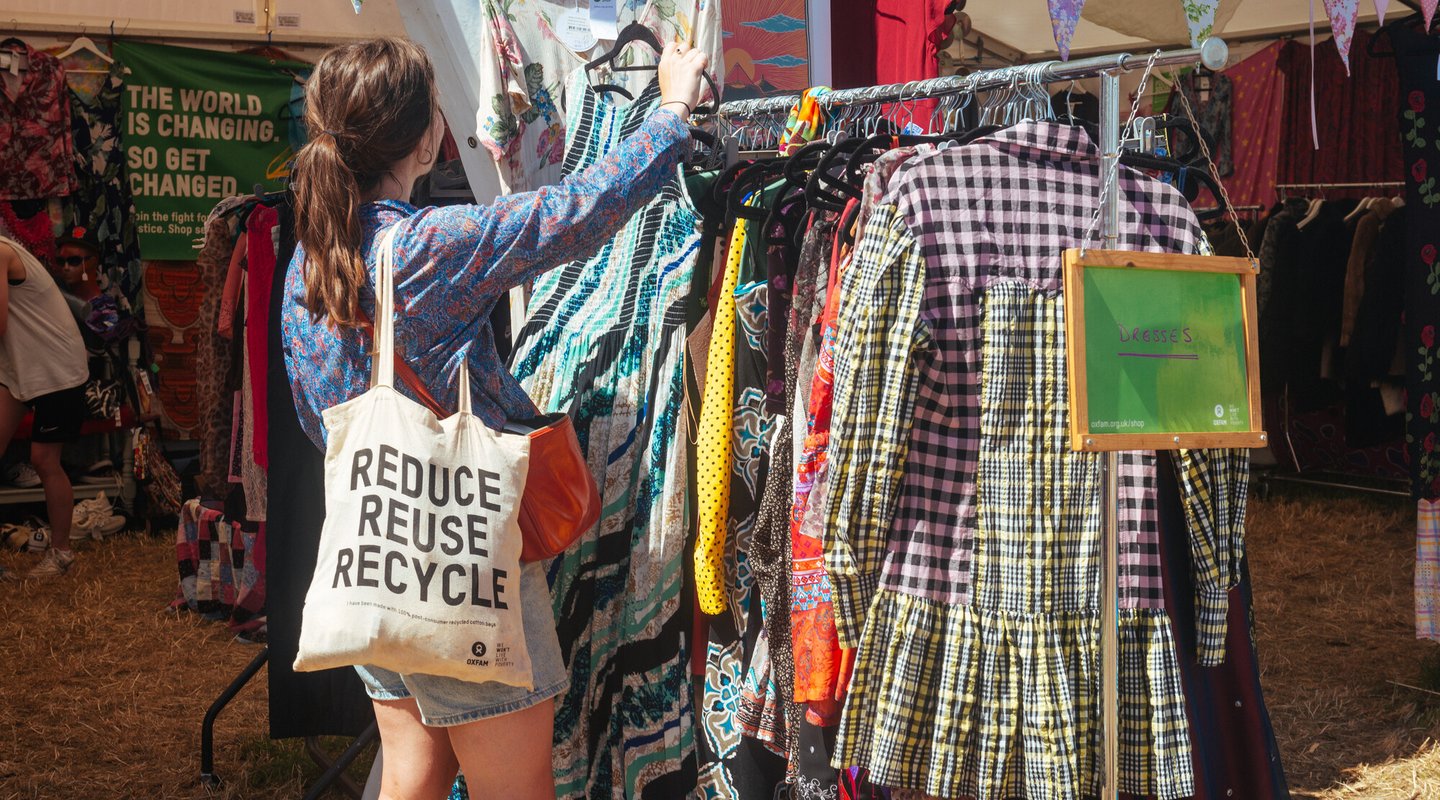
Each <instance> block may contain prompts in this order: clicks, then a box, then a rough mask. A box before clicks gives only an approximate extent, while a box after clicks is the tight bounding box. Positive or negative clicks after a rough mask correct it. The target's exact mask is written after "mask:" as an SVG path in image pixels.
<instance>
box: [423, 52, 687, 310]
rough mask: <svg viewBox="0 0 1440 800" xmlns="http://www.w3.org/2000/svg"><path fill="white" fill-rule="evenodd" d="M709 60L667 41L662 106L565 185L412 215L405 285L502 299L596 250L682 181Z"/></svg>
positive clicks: (660, 68) (661, 75)
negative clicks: (682, 165)
mask: <svg viewBox="0 0 1440 800" xmlns="http://www.w3.org/2000/svg"><path fill="white" fill-rule="evenodd" d="M705 64H706V58H705V56H704V54H703V53H700V52H699V51H696V50H689V51H687V52H680V50H679V49H677V46H676V45H673V44H672V45H670V46H668V47H667V48H666V50H665V54H664V55H663V56H662V58H661V61H660V67H659V70H660V72H659V79H660V96H661V103H660V108H659V109H658V110H656V111H655V112H654V113H652V114H651V115H650V117H649V118H648V119H646V120H645V122H644V123H642V124H641V126H640V127H639V129H637V130H636V131H635V132H634V133H632V134H631V135H630V136H628V137H627V138H626V139H625V140H624V141H623V142H621V144H620V146H619V147H618V148H616V149H615V151H614V152H611V153H610V154H609V155H607V156H606V157H605V158H604V159H602V160H601V161H599V162H598V163H596V164H594V165H592V166H591V167H590V168H588V169H586V170H584V171H583V172H578V173H575V174H573V175H570V176H569V177H567V178H566V179H565V180H564V181H562V182H561V183H560V184H559V185H556V186H547V187H544V188H542V189H539V190H538V191H534V192H528V193H524V194H516V195H510V196H506V197H501V198H499V199H497V200H496V201H495V202H494V203H492V204H490V205H485V206H478V205H477V206H449V207H442V208H433V209H427V210H426V211H425V212H423V213H421V214H419V215H417V216H416V217H414V218H412V220H411V223H410V224H411V225H412V228H411V230H409V231H402V234H403V235H402V237H401V238H400V239H399V240H398V242H397V246H398V247H399V248H400V251H401V253H402V254H403V256H404V258H402V259H399V260H398V261H399V263H407V262H408V263H409V264H411V265H414V270H413V271H412V272H411V273H410V274H408V275H405V274H402V275H401V276H400V285H399V287H398V288H399V290H400V292H401V293H402V294H403V293H404V292H405V291H406V288H407V287H406V285H405V284H406V282H407V281H411V280H418V281H421V282H422V283H421V284H420V285H431V284H433V283H434V282H436V281H437V280H438V281H440V282H441V283H442V284H446V285H449V286H450V287H451V288H452V289H453V290H455V291H458V292H460V293H461V294H464V295H469V296H471V297H476V296H491V297H493V296H498V295H499V294H500V293H502V292H504V291H506V290H508V289H509V288H510V287H512V286H515V285H517V284H519V283H522V282H524V281H526V280H528V279H530V278H533V277H535V276H536V275H538V274H540V273H542V272H545V271H547V270H550V269H553V268H555V267H557V266H559V265H561V264H565V263H567V262H570V261H574V260H576V259H580V258H585V257H587V256H589V255H590V254H591V253H593V252H594V251H595V250H596V249H597V248H599V247H600V245H602V244H603V243H604V242H605V240H607V239H609V238H610V237H611V236H614V235H615V233H616V232H617V231H619V230H620V228H621V226H623V225H624V224H625V222H626V221H627V220H629V219H630V218H631V217H632V216H634V215H635V214H636V213H637V212H638V211H640V209H641V208H643V207H644V206H645V205H646V204H647V203H649V202H650V201H651V200H653V199H654V198H655V197H656V196H657V195H659V194H660V192H661V190H662V188H663V187H664V185H665V183H666V182H667V181H671V180H675V179H676V177H677V174H676V169H677V168H678V166H679V165H680V162H681V161H682V160H683V158H684V156H685V153H686V151H687V149H688V146H689V141H690V128H689V125H688V124H687V123H686V122H685V117H688V116H689V112H690V111H691V110H693V109H694V107H695V104H696V102H697V101H698V100H699V96H700V75H701V73H702V71H703V70H704V68H705ZM432 268H434V269H442V270H445V271H446V274H441V275H436V274H433V273H432V272H431V271H430V270H431V269H432ZM417 288H418V287H417ZM450 307H451V308H454V307H455V306H454V304H453V303H452V304H451V305H450Z"/></svg>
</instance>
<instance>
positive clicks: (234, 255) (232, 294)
mask: <svg viewBox="0 0 1440 800" xmlns="http://www.w3.org/2000/svg"><path fill="white" fill-rule="evenodd" d="M244 261H245V240H244V239H240V240H239V241H237V242H236V243H235V249H234V250H233V251H231V253H230V268H229V269H228V270H226V272H225V291H224V292H222V293H221V295H220V314H219V319H218V321H217V322H216V325H215V330H217V331H219V332H220V335H221V336H224V337H225V338H226V339H234V338H235V311H236V309H238V308H239V307H240V287H242V286H244V282H243V281H244V279H245V267H244V266H242V263H243V262H244Z"/></svg>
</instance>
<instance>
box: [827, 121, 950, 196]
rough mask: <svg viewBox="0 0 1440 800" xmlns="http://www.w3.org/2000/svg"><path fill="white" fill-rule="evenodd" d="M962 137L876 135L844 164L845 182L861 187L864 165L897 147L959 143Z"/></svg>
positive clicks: (862, 144)
mask: <svg viewBox="0 0 1440 800" xmlns="http://www.w3.org/2000/svg"><path fill="white" fill-rule="evenodd" d="M963 136H964V134H963V133H936V134H928V135H913V134H900V135H898V136H897V135H891V134H884V133H882V134H878V135H876V136H871V137H870V138H869V139H866V140H865V141H863V142H861V143H860V149H859V150H857V151H856V152H855V155H853V156H851V157H850V160H849V161H848V162H846V164H845V182H846V183H849V184H850V185H852V186H857V187H858V186H862V185H864V183H865V176H864V175H863V174H861V172H860V170H861V169H862V168H863V167H864V166H865V165H866V164H873V163H875V162H876V161H878V160H879V159H880V156H882V155H885V154H886V153H888V152H889V151H891V150H894V149H895V148H897V147H914V146H915V145H919V144H945V143H947V142H959V141H960V140H961V138H962V137H963Z"/></svg>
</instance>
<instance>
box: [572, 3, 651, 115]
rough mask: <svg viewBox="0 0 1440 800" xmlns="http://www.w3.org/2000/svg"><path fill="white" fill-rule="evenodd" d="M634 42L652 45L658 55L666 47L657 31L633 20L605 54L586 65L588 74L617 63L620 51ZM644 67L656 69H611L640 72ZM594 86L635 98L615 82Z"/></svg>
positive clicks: (597, 89)
mask: <svg viewBox="0 0 1440 800" xmlns="http://www.w3.org/2000/svg"><path fill="white" fill-rule="evenodd" d="M634 42H641V43H643V44H648V45H650V49H652V50H654V51H655V53H656V55H659V54H660V53H661V52H663V51H664V49H665V48H664V47H663V46H662V45H661V44H660V37H658V36H656V35H655V31H652V30H650V29H649V28H648V27H646V26H645V25H644V24H642V23H639V22H632V23H630V24H629V25H626V26H625V29H624V30H622V31H620V35H619V36H618V37H617V38H616V39H615V44H614V46H612V47H611V48H610V49H609V50H608V51H607V52H606V53H605V54H604V55H602V56H600V57H599V58H597V59H595V60H594V61H591V62H589V63H587V64H586V65H585V72H586V74H587V75H588V74H589V73H591V72H594V71H595V70H596V69H598V68H600V67H603V66H605V65H607V64H613V63H615V60H616V59H618V58H619V57H620V52H621V51H623V50H624V49H625V48H626V47H628V46H629V45H630V44H632V43H634ZM643 69H654V67H612V69H611V71H612V72H638V71H640V70H643ZM593 88H594V89H595V91H597V92H618V93H619V94H621V95H622V96H624V97H625V99H627V100H634V99H635V95H633V94H630V93H629V92H627V91H625V89H624V88H623V87H620V86H616V85H615V84H611V83H602V84H597V85H595V86H594V87H593Z"/></svg>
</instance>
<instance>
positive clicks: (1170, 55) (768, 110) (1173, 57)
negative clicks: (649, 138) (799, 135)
mask: <svg viewBox="0 0 1440 800" xmlns="http://www.w3.org/2000/svg"><path fill="white" fill-rule="evenodd" d="M1157 52H1158V53H1159V54H1158V55H1156V56H1154V60H1155V63H1154V66H1157V67H1166V66H1178V65H1187V66H1188V65H1193V64H1196V63H1201V64H1204V65H1205V66H1207V67H1210V68H1211V69H1219V68H1221V67H1224V66H1225V62H1226V61H1227V60H1228V59H1229V57H1230V48H1229V46H1228V45H1226V44H1225V41H1224V40H1223V39H1219V38H1211V39H1207V40H1205V41H1204V42H1203V43H1201V45H1200V46H1199V47H1192V48H1188V49H1184V50H1170V51H1157ZM1150 59H1151V54H1146V53H1117V54H1114V55H1105V56H1094V57H1092V58H1081V59H1076V60H1075V61H1043V62H1038V63H1033V64H1021V65H1018V66H1013V67H1000V68H998V69H991V70H984V71H980V72H972V73H970V74H968V75H947V76H945V77H942V78H929V79H926V80H923V81H911V82H909V83H894V84H890V85H887V86H870V87H865V88H860V89H839V90H836V91H833V92H827V93H826V94H824V95H821V96H820V97H818V98H816V101H817V102H818V103H819V104H820V105H822V106H825V107H826V108H827V109H828V108H832V107H836V106H846V105H871V104H877V103H892V102H902V101H912V100H925V99H929V98H933V97H943V96H946V95H954V94H966V93H973V92H983V91H989V90H992V89H1003V88H1006V87H1015V86H1019V85H1021V84H1025V83H1029V84H1037V83H1038V84H1051V83H1067V82H1069V81H1074V80H1082V79H1085V78H1095V77H1103V76H1104V75H1106V74H1112V73H1113V74H1116V75H1118V74H1119V73H1122V72H1130V71H1132V70H1135V69H1144V68H1145V66H1146V64H1147V63H1148V62H1149V61H1150ZM799 101H800V96H799V95H793V94H792V95H783V96H779V97H766V98H760V99H754V100H734V101H731V102H728V103H722V104H721V105H720V107H719V108H718V109H717V110H716V112H715V114H714V116H718V117H751V116H763V115H770V114H784V113H787V112H789V110H790V109H791V108H792V107H794V105H795V104H796V103H798V102H799ZM1116 110H1117V112H1118V106H1117V107H1116Z"/></svg>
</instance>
